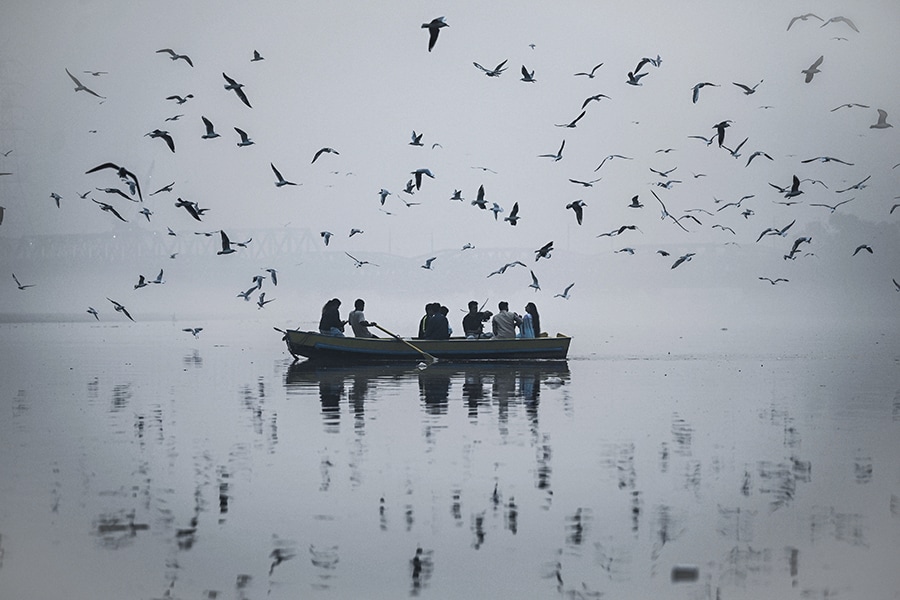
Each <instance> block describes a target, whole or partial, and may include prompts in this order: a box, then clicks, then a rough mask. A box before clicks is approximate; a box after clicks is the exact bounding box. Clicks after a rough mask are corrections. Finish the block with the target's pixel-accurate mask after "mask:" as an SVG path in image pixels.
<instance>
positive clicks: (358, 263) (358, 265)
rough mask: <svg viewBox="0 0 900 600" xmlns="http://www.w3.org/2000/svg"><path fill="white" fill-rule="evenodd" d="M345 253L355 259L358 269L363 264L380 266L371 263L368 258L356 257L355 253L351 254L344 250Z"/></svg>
mask: <svg viewBox="0 0 900 600" xmlns="http://www.w3.org/2000/svg"><path fill="white" fill-rule="evenodd" d="M344 254H346V255H347V256H349V257H350V258H352V259H353V262H355V263H356V268H357V269H358V268H360V267H361V266H363V265H372V266H373V267H377V266H378V265H376V264H375V263H370V262H369V261H367V260H359V259H358V258H356V257H355V256H353V255H352V254H350V253H349V252H344Z"/></svg>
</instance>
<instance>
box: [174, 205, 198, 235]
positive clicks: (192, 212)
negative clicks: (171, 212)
mask: <svg viewBox="0 0 900 600" xmlns="http://www.w3.org/2000/svg"><path fill="white" fill-rule="evenodd" d="M175 206H176V207H178V208H183V209H185V210H186V211H187V212H188V214H189V215H191V216H192V217H193V218H194V219H196V220H197V221H199V220H200V212H199V211H198V210H197V205H196V204H195V203H194V202H191V201H190V200H182V199H181V198H179V199H178V200H176V201H175ZM170 235H174V234H170Z"/></svg>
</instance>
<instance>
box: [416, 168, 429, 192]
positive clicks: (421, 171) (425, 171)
mask: <svg viewBox="0 0 900 600" xmlns="http://www.w3.org/2000/svg"><path fill="white" fill-rule="evenodd" d="M412 174H413V175H415V176H416V189H417V190H418V189H421V188H422V175H428V176H429V177H431V178H432V179H434V175H433V174H432V173H431V170H430V169H425V168H422V169H416V170H415V171H412Z"/></svg>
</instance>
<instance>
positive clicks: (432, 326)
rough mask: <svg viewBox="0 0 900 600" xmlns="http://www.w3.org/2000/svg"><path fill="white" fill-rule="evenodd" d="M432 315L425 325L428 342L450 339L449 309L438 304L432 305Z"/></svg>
mask: <svg viewBox="0 0 900 600" xmlns="http://www.w3.org/2000/svg"><path fill="white" fill-rule="evenodd" d="M431 307H432V313H431V314H430V315H428V320H427V322H426V324H425V339H426V340H446V339H448V338H449V337H450V322H449V321H448V320H447V312H448V311H447V309H446V307H444V306H441V305H440V304H438V303H437V302H435V303H433V304H432V305H431Z"/></svg>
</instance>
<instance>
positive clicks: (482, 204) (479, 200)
mask: <svg viewBox="0 0 900 600" xmlns="http://www.w3.org/2000/svg"><path fill="white" fill-rule="evenodd" d="M472 206H477V207H478V208H480V209H481V210H487V201H486V200H485V199H484V184H482V185H479V186H478V195H477V196H476V197H475V199H474V200H472Z"/></svg>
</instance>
